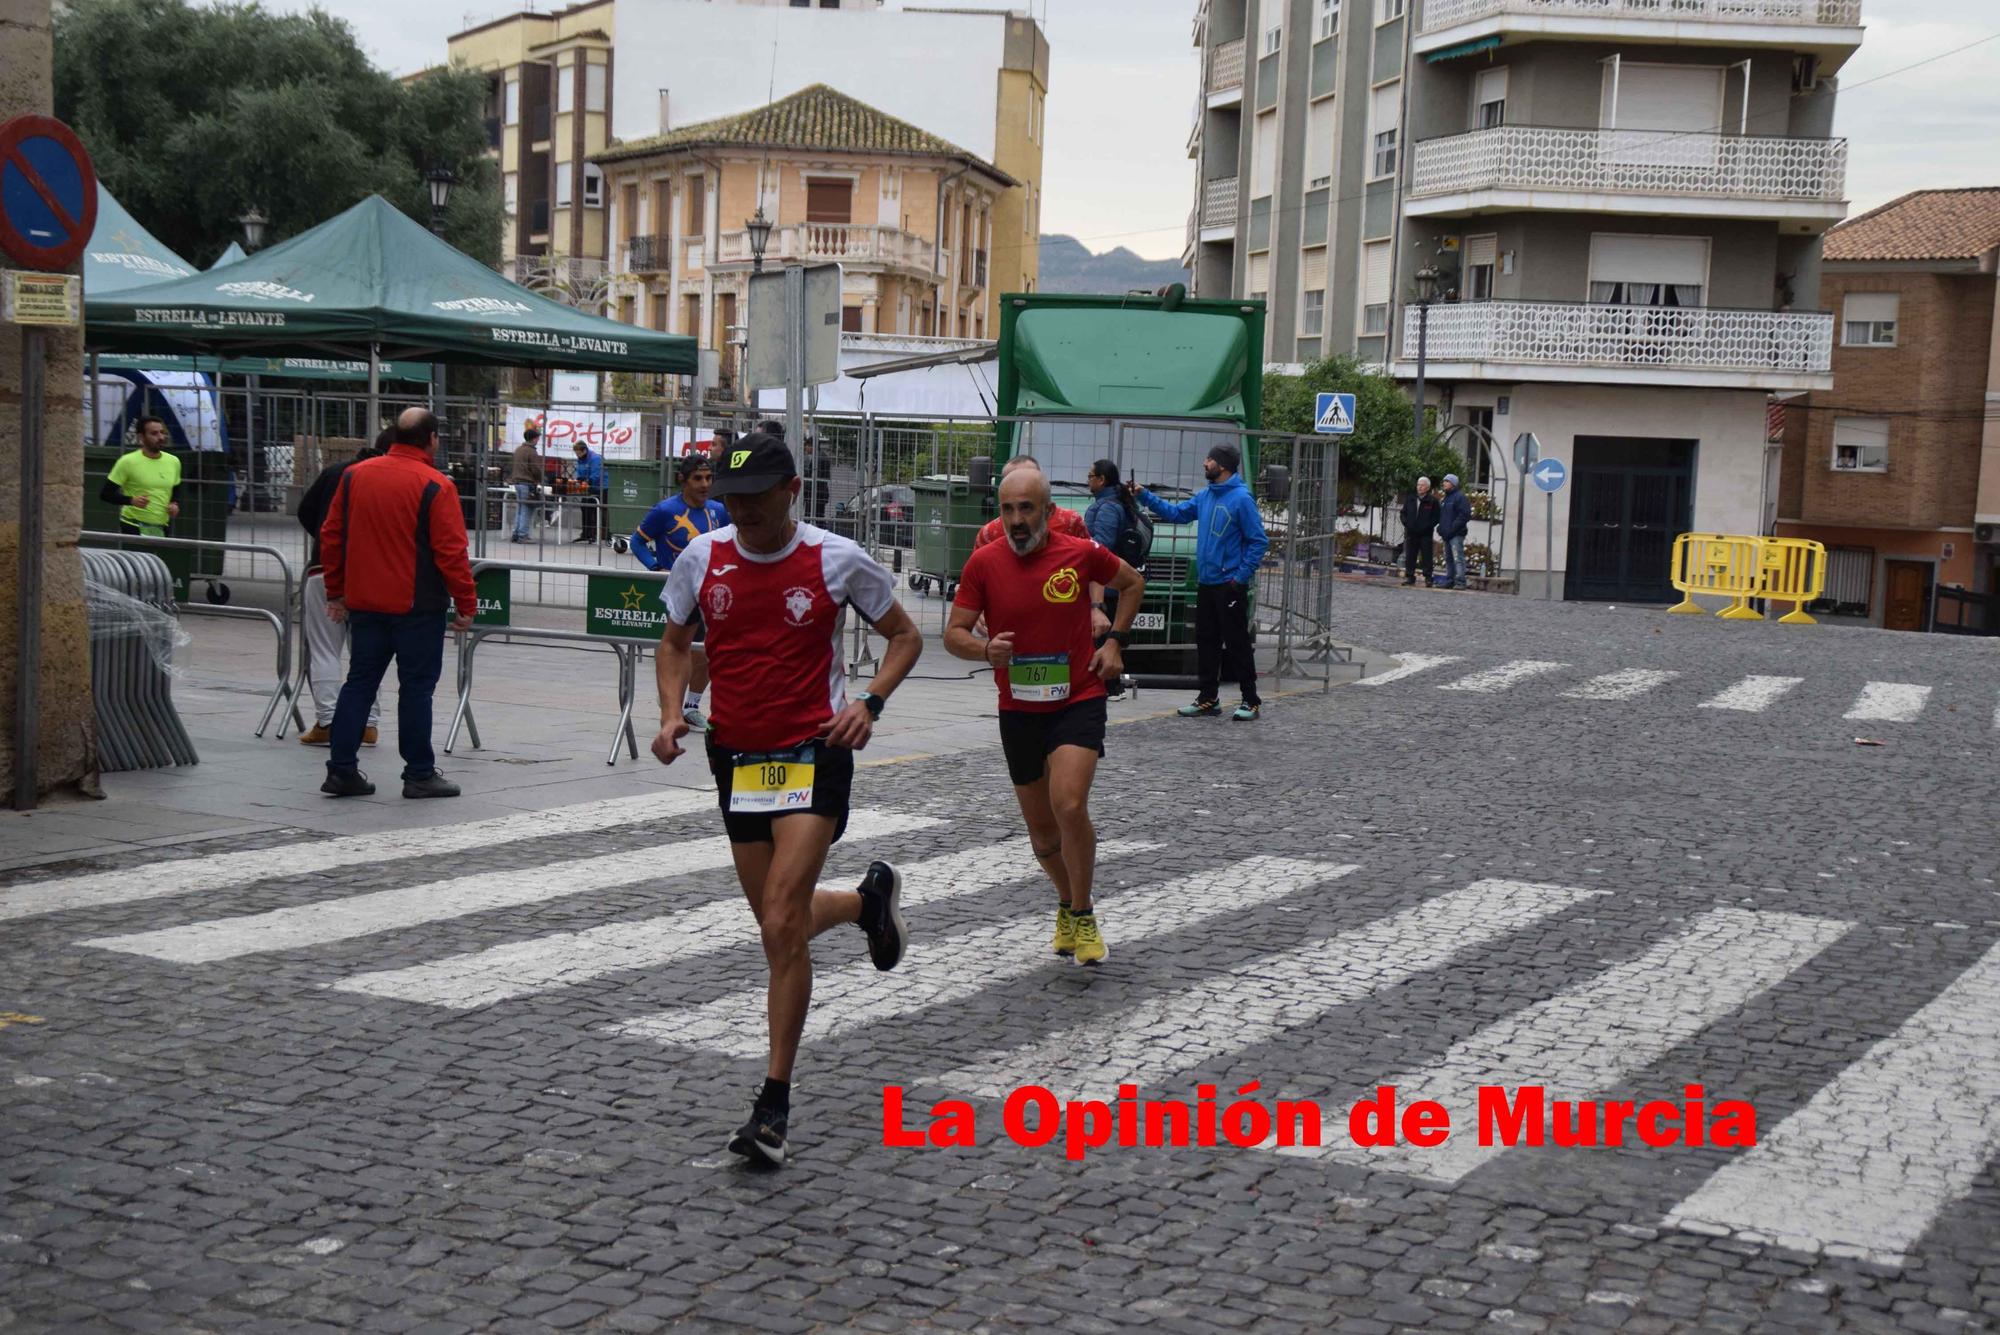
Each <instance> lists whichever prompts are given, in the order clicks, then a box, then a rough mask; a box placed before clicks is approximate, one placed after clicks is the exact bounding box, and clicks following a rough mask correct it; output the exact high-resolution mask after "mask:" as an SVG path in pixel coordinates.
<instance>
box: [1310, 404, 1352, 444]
mask: <svg viewBox="0 0 2000 1335" xmlns="http://www.w3.org/2000/svg"><path fill="white" fill-rule="evenodd" d="M1313 431H1314V432H1316V433H1317V434H1319V435H1322V436H1351V435H1353V434H1354V396H1353V395H1352V394H1321V395H1319V396H1318V397H1317V398H1315V399H1314V400H1313Z"/></svg>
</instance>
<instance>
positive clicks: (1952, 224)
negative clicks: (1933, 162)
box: [1822, 186, 2000, 260]
mask: <svg viewBox="0 0 2000 1335" xmlns="http://www.w3.org/2000/svg"><path fill="white" fill-rule="evenodd" d="M1995 246H2000V186H1982V187H1979V188H1977V189H1971V190H1916V191H1912V192H1911V193H1909V194H1907V195H1904V196H1903V197H1902V198H1901V199H1894V200H1891V201H1889V202H1888V203H1887V204H1884V205H1883V206H1882V207H1881V208H1879V209H1873V210H1870V211H1869V212H1867V213H1864V214H1862V215H1861V216H1860V217H1858V218H1850V219H1849V220H1848V221H1846V222H1844V223H1842V224H1840V226H1838V227H1836V228H1834V229H1832V230H1831V231H1829V232H1828V233H1827V234H1826V245H1825V248H1824V250H1823V251H1822V257H1823V258H1825V259H1828V260H1969V259H1977V258H1978V257H1979V256H1981V255H1984V254H1985V253H1986V252H1987V251H1989V250H1991V249H1993V248H1994V247H1995Z"/></svg>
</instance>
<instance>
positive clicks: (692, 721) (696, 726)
mask: <svg viewBox="0 0 2000 1335" xmlns="http://www.w3.org/2000/svg"><path fill="white" fill-rule="evenodd" d="M681 722H683V723H685V724H687V725H688V731H689V732H707V731H708V720H707V719H705V718H703V717H702V716H701V711H700V710H699V709H683V710H682V711H681Z"/></svg>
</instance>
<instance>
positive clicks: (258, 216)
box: [236, 204, 271, 250]
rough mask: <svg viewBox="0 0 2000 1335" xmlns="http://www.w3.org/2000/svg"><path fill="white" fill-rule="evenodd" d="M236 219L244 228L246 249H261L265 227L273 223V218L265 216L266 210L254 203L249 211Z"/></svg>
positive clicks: (244, 245) (244, 246)
mask: <svg viewBox="0 0 2000 1335" xmlns="http://www.w3.org/2000/svg"><path fill="white" fill-rule="evenodd" d="M236 221H237V222H238V223H239V224H240V225H241V226H242V228H243V248H244V249H245V250H258V249H261V248H262V247H263V244H264V229H265V228H266V227H268V226H270V225H271V220H270V219H269V218H266V217H265V216H264V210H262V209H260V208H258V207H257V206H256V205H255V204H252V205H251V206H250V208H249V209H248V211H246V212H245V213H244V215H243V216H242V217H241V218H238V219H237V220H236Z"/></svg>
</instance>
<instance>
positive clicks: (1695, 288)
mask: <svg viewBox="0 0 2000 1335" xmlns="http://www.w3.org/2000/svg"><path fill="white" fill-rule="evenodd" d="M1707 281H1708V238H1707V237H1705V236H1628V235H1624V234H1621V233H1599V234H1598V235H1595V236H1593V237H1591V238H1590V299H1591V300H1592V301H1594V302H1597V303H1600V304H1609V305H1614V306H1674V307H1687V306H1699V305H1701V304H1702V289H1703V287H1704V285H1705V284H1706V283H1707Z"/></svg>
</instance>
